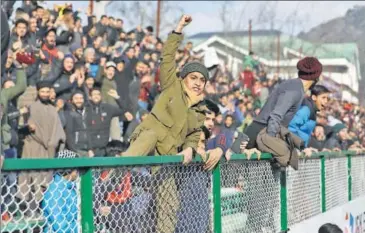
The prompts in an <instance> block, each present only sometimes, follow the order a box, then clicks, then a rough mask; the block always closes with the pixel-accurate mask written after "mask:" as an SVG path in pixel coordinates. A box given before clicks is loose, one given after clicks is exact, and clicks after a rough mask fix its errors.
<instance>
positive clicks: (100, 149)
mask: <svg viewBox="0 0 365 233" xmlns="http://www.w3.org/2000/svg"><path fill="white" fill-rule="evenodd" d="M108 94H109V95H111V96H112V97H114V98H115V99H116V101H117V103H118V107H117V106H114V105H111V104H107V103H104V102H102V95H101V90H100V88H98V87H94V89H92V90H91V95H90V97H91V99H90V104H91V108H92V113H91V114H92V115H91V116H92V117H91V125H90V126H88V127H89V130H90V135H89V137H90V140H91V141H92V142H93V145H92V148H90V151H89V156H90V157H93V156H104V155H105V148H106V145H107V144H108V142H109V136H110V125H111V121H112V119H113V118H114V117H123V118H124V120H125V121H131V120H133V115H132V114H130V113H129V112H127V111H126V110H125V108H124V106H123V102H122V100H121V99H120V96H119V95H118V93H117V92H116V91H115V90H110V91H109V93H108ZM119 139H120V138H119Z"/></svg>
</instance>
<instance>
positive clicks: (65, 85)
mask: <svg viewBox="0 0 365 233" xmlns="http://www.w3.org/2000/svg"><path fill="white" fill-rule="evenodd" d="M63 64H64V60H63V61H60V60H58V59H55V60H54V61H53V63H52V70H51V72H50V73H49V75H48V77H47V80H49V81H51V82H53V87H54V89H55V91H56V94H57V98H60V99H63V100H64V101H66V102H67V101H68V100H69V99H70V98H71V95H72V92H73V91H74V89H75V88H76V87H77V85H75V82H74V83H70V76H71V75H72V71H71V72H68V71H66V70H65V69H64V68H63Z"/></svg>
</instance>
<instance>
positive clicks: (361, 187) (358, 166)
mask: <svg viewBox="0 0 365 233" xmlns="http://www.w3.org/2000/svg"><path fill="white" fill-rule="evenodd" d="M351 177H352V190H351V192H352V199H355V198H357V197H360V196H364V195H365V156H352V157H351Z"/></svg>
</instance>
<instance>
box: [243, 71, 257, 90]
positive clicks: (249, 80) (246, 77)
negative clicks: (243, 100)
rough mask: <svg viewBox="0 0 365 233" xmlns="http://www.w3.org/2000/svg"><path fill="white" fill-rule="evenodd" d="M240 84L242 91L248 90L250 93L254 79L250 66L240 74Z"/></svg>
mask: <svg viewBox="0 0 365 233" xmlns="http://www.w3.org/2000/svg"><path fill="white" fill-rule="evenodd" d="M241 83H242V87H243V89H244V90H250V91H251V92H252V87H253V85H254V83H255V77H254V75H253V72H252V68H251V67H250V66H247V67H246V68H245V70H244V71H243V72H242V74H241Z"/></svg>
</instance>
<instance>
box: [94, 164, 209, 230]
mask: <svg viewBox="0 0 365 233" xmlns="http://www.w3.org/2000/svg"><path fill="white" fill-rule="evenodd" d="M210 193H211V174H210V173H209V172H206V171H204V170H203V167H202V165H201V164H192V165H189V166H182V165H163V166H145V167H135V166H133V167H123V168H111V169H95V170H94V171H93V203H94V204H93V209H94V222H95V223H97V224H96V226H98V229H96V230H97V231H98V232H109V233H112V232H120V233H121V232H133V233H152V232H161V233H162V232H163V233H169V232H171V233H173V232H176V233H178V232H186V233H188V232H193V233H194V232H196V233H205V232H211V229H210V226H211V224H210V219H211V212H212V211H211V203H210V199H209V195H210Z"/></svg>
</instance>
